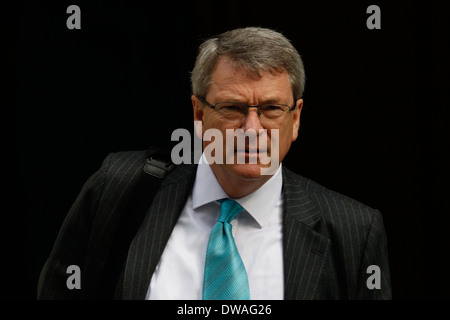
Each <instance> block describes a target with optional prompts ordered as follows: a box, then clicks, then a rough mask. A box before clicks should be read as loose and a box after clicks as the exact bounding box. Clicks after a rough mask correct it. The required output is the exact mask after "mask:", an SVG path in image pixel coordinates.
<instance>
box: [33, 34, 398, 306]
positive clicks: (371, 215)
mask: <svg viewBox="0 0 450 320" xmlns="http://www.w3.org/2000/svg"><path fill="white" fill-rule="evenodd" d="M191 80H192V89H193V95H192V104H193V113H194V120H195V121H198V123H200V124H201V130H198V132H197V133H198V134H199V136H202V137H203V148H204V153H203V155H202V158H201V161H200V164H198V165H195V164H180V165H178V166H176V167H175V169H174V170H172V171H170V172H168V173H167V174H166V176H165V177H164V179H163V180H162V182H161V186H160V187H159V189H158V192H157V193H156V195H155V197H154V199H153V201H152V203H151V206H150V209H147V208H145V209H146V210H145V213H146V216H145V218H144V219H143V221H140V222H139V228H138V230H137V232H132V233H131V238H130V241H129V245H128V243H127V244H126V245H125V249H123V248H122V249H123V250H124V251H125V255H124V257H125V258H123V259H116V258H114V257H115V254H116V253H117V251H118V250H117V243H122V242H121V241H122V240H120V241H119V240H117V239H121V236H122V235H123V234H124V233H125V231H124V230H123V229H122V228H121V225H122V223H123V220H120V219H119V218H117V215H118V212H121V211H123V210H125V209H124V206H123V205H122V203H124V202H125V200H124V199H127V198H130V197H131V194H132V190H133V187H134V185H135V184H136V181H137V179H138V178H137V177H138V176H139V175H140V174H141V172H142V168H143V166H144V164H145V163H146V162H145V161H146V158H147V155H148V154H147V153H145V152H121V153H116V154H110V155H109V156H108V157H107V158H106V159H105V161H104V163H103V165H102V167H101V168H100V170H99V171H98V172H97V173H96V174H94V175H93V176H92V177H91V178H90V179H89V181H88V182H87V183H86V184H85V186H84V187H83V189H82V191H81V193H80V195H79V197H78V198H77V200H76V201H75V203H74V205H73V206H72V208H71V210H70V212H69V214H68V216H67V218H66V220H65V222H64V224H63V226H62V228H61V231H60V234H59V235H58V239H57V241H56V243H55V247H54V248H53V251H52V253H51V255H50V257H49V260H48V261H47V263H46V264H45V266H44V268H43V270H42V273H41V277H40V283H39V289H38V292H39V293H38V297H39V298H41V299H52V298H56V299H58V298H62V299H66V298H67V299H69V298H85V299H94V298H116V299H259V300H268V299H390V298H391V287H390V273H389V265H388V256H387V243H386V235H385V231H384V226H383V221H382V216H381V214H380V212H378V211H377V210H374V209H371V208H369V207H367V206H365V205H363V204H361V203H359V202H357V201H355V200H352V199H350V198H348V197H346V196H343V195H340V194H338V193H336V192H333V191H331V190H328V189H326V188H325V187H323V186H320V185H318V184H317V183H315V182H313V181H311V180H308V179H306V178H303V177H301V176H299V175H297V174H294V173H293V172H291V171H289V170H288V169H287V168H285V167H283V166H282V165H280V164H279V162H281V161H282V160H283V158H284V157H285V156H286V154H287V152H288V151H289V149H290V147H291V144H292V142H293V141H295V140H296V139H297V137H298V130H299V127H300V114H301V110H302V107H303V100H302V98H301V97H302V94H303V89H304V82H305V75H304V69H303V63H302V61H301V58H300V56H299V54H298V53H297V51H296V50H295V48H294V47H293V46H292V44H291V43H290V42H289V40H287V39H286V38H285V37H284V36H283V35H281V34H280V33H278V32H275V31H272V30H269V29H264V28H243V29H236V30H232V31H228V32H225V33H223V34H221V35H219V36H218V37H216V38H212V39H209V40H207V41H205V42H204V43H203V44H202V45H201V47H200V50H199V54H198V56H197V60H196V64H195V67H194V69H193V72H192V79H191ZM208 130H215V132H218V133H220V134H221V136H222V137H223V140H222V144H220V142H218V141H220V140H218V141H215V140H214V139H206V133H207V132H208ZM230 130H231V132H232V133H234V135H232V136H231V138H230V136H227V133H228V132H229V131H230ZM251 132H253V133H255V134H254V135H251V134H248V135H247V138H248V139H247V140H244V141H245V143H244V144H242V143H241V144H239V143H235V141H236V140H239V139H238V138H239V135H240V134H245V133H251ZM227 137H228V139H227ZM263 141H265V143H262V142H263ZM213 143H215V146H216V148H215V149H214V151H211V148H209V147H211V145H212V144H213ZM217 146H221V148H217ZM230 146H231V147H230ZM207 150H209V151H208V152H207ZM264 156H265V157H266V158H267V157H268V158H270V159H271V162H270V163H267V162H266V161H263V159H264ZM242 159H244V161H242ZM274 163H275V170H272V171H270V172H269V174H268V173H267V172H268V171H264V170H265V169H268V167H270V166H272V165H273V164H274ZM105 216H106V218H104V217H105ZM125 216H126V215H125ZM127 219H131V218H127ZM124 243H125V242H124ZM70 265H76V266H78V267H80V273H81V288H80V289H79V290H77V289H73V290H70V289H68V285H67V283H66V281H68V280H67V279H68V277H69V274H67V267H68V266H70ZM111 270H113V271H114V272H112V271H111Z"/></svg>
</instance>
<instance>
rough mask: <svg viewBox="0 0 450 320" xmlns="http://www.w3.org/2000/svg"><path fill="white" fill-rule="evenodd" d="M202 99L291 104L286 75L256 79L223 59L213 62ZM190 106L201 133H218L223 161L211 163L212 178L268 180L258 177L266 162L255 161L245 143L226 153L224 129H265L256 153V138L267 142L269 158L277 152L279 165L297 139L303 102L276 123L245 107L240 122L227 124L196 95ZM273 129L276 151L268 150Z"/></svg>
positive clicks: (262, 75) (213, 101)
mask: <svg viewBox="0 0 450 320" xmlns="http://www.w3.org/2000/svg"><path fill="white" fill-rule="evenodd" d="M204 98H205V100H206V101H207V102H208V103H210V104H212V105H215V104H217V103H219V102H241V103H245V104H247V105H260V104H264V103H276V104H285V105H289V106H291V107H292V106H293V105H294V98H293V94H292V89H291V85H290V83H289V79H288V75H287V73H286V72H283V73H277V74H272V73H270V72H261V77H257V76H255V75H251V74H249V73H248V72H246V71H245V70H243V69H236V68H235V67H233V65H232V63H230V62H229V60H228V59H227V58H226V57H222V58H219V60H218V61H217V65H216V67H215V69H214V71H213V73H212V83H211V86H210V88H209V91H208V93H207V95H206V97H204ZM192 103H193V107H194V120H196V121H201V122H202V129H203V133H204V132H205V131H206V130H208V129H211V128H215V129H218V130H220V132H221V133H222V137H223V149H222V150H223V154H224V156H223V157H224V159H223V162H222V164H217V163H214V164H211V168H212V169H213V171H214V173H215V174H216V176H217V175H218V174H220V176H221V177H222V178H223V177H225V179H227V178H230V179H239V180H256V179H261V178H266V179H268V177H264V176H262V175H261V168H264V167H269V166H270V163H269V164H262V163H261V162H260V161H259V155H258V153H255V150H254V149H253V150H250V149H251V148H250V145H249V143H247V144H246V147H245V150H242V148H238V147H237V146H236V144H237V143H236V141H234V142H235V143H234V145H235V147H234V148H233V149H232V150H231V153H228V154H227V153H226V144H227V143H228V144H230V143H232V141H227V139H226V130H227V129H233V130H237V129H242V130H243V131H244V132H248V130H249V129H253V130H255V132H256V133H258V132H259V130H260V129H266V130H267V134H262V135H258V151H261V152H262V151H264V150H262V149H260V145H259V143H260V142H259V141H261V140H260V139H267V155H268V156H269V157H271V156H272V158H273V155H274V152H278V154H279V162H281V161H282V160H283V158H284V157H285V156H286V154H287V152H288V151H289V148H290V146H291V143H292V142H293V141H295V140H296V139H297V136H298V129H299V120H300V112H301V108H302V105H303V100H302V99H299V100H298V101H296V102H295V103H296V105H297V108H296V109H295V110H293V111H290V112H288V113H287V114H286V116H284V117H282V118H280V119H277V120H276V121H274V120H271V121H267V120H264V119H263V118H260V117H259V115H258V111H257V109H256V108H249V110H248V114H247V115H246V116H245V117H244V118H243V119H242V121H238V122H236V121H234V122H230V121H227V120H225V119H224V118H223V117H221V116H220V114H218V112H217V111H216V110H215V109H212V108H210V107H208V106H204V105H203V104H202V102H201V101H200V100H199V99H198V98H197V97H196V96H192ZM273 129H278V134H279V143H278V144H276V145H275V148H276V149H278V150H272V149H271V145H272V143H271V142H272V136H274V133H273V132H274V131H272V130H273ZM274 140H275V139H274ZM210 143H212V141H205V140H204V142H203V147H204V148H206V147H207V146H208V145H209V144H210ZM239 153H241V154H240V156H241V157H242V156H244V157H245V162H246V163H245V164H239V163H237V162H238V161H237V157H238V154H239ZM252 157H254V158H255V157H256V158H257V159H256V160H257V161H256V163H249V162H251V161H249V159H250V158H252ZM230 162H232V163H230ZM254 162H255V161H254Z"/></svg>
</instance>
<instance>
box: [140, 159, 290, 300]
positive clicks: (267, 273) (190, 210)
mask: <svg viewBox="0 0 450 320" xmlns="http://www.w3.org/2000/svg"><path fill="white" fill-rule="evenodd" d="M281 188H282V175H281V165H280V167H279V168H278V170H277V172H276V173H275V174H274V175H273V176H272V177H271V178H270V179H269V180H268V181H267V182H266V183H265V184H264V185H263V186H261V187H260V188H259V189H258V190H256V191H254V192H253V193H251V194H249V195H247V196H245V197H242V198H239V199H235V200H236V201H237V202H238V203H239V204H240V205H241V206H242V207H243V208H244V209H245V210H244V211H242V212H241V213H239V214H238V215H237V217H236V218H235V219H233V221H231V225H232V226H233V228H232V233H233V236H234V240H235V243H236V247H237V248H238V251H239V254H240V256H241V258H242V261H243V262H244V265H245V270H246V271H247V276H248V281H249V286H250V299H252V300H281V299H283V297H284V282H283V281H284V274H283V245H282V214H283V197H282V194H281ZM222 198H229V197H228V196H227V194H226V193H225V191H223V189H222V187H221V186H220V184H219V182H218V181H217V178H216V176H215V175H214V173H213V171H212V169H211V167H210V166H209V164H207V163H206V161H205V157H204V156H202V161H201V162H200V164H199V165H198V169H197V173H196V178H195V182H194V187H193V189H192V193H191V194H190V196H189V197H188V200H187V202H186V205H185V207H184V209H183V211H182V212H181V215H180V218H179V220H178V221H177V223H176V225H175V228H174V229H173V231H172V234H171V236H170V238H169V241H168V242H167V245H166V247H165V249H164V252H163V254H162V256H161V259H160V261H159V263H158V265H157V266H156V269H155V272H154V273H153V276H152V279H151V282H150V286H149V289H148V292H147V296H146V298H147V299H148V300H162V299H164V300H201V299H202V290H203V274H204V268H205V257H206V247H207V245H208V240H209V234H210V233H211V229H212V228H213V226H214V224H215V223H216V222H217V219H218V218H219V214H220V204H219V202H218V201H217V200H219V199H222Z"/></svg>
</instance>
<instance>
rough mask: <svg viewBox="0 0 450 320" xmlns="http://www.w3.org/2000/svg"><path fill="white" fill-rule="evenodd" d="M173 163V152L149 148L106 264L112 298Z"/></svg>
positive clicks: (125, 207) (108, 293) (107, 289)
mask: <svg viewBox="0 0 450 320" xmlns="http://www.w3.org/2000/svg"><path fill="white" fill-rule="evenodd" d="M174 166H175V165H174V164H173V163H172V161H171V160H170V152H169V151H168V150H166V149H162V148H152V149H150V150H149V151H148V153H147V160H146V163H145V165H144V167H143V170H142V172H141V174H140V176H139V178H138V180H137V182H136V184H135V186H134V190H133V192H132V195H131V197H130V198H129V200H128V201H127V204H126V205H125V206H124V214H123V215H122V216H123V217H124V219H122V221H123V224H122V225H121V226H119V229H118V232H117V235H116V239H115V240H114V245H113V251H112V252H111V259H110V266H109V267H107V272H108V276H107V278H108V281H107V286H109V288H104V289H105V291H103V290H102V291H103V292H105V293H106V295H107V296H108V297H105V298H111V297H110V296H109V295H110V294H111V293H114V291H115V289H116V285H117V282H118V281H119V279H120V276H121V272H122V271H123V266H124V264H125V262H126V258H127V255H128V250H129V247H130V245H131V242H132V241H133V238H134V236H135V235H136V233H137V231H138V229H139V227H140V225H141V224H142V222H143V220H144V218H145V215H146V214H147V212H148V210H149V208H150V205H151V203H152V201H153V198H154V197H155V195H156V193H157V191H158V189H159V187H160V185H161V182H162V180H163V178H164V176H165V175H166V174H167V173H168V172H170V171H171V170H172V169H173V168H174Z"/></svg>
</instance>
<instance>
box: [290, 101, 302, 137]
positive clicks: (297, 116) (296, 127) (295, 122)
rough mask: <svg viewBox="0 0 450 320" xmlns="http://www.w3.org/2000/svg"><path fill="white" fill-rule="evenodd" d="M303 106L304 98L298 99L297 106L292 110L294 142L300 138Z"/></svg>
mask: <svg viewBox="0 0 450 320" xmlns="http://www.w3.org/2000/svg"><path fill="white" fill-rule="evenodd" d="M302 108H303V99H298V100H297V108H296V109H295V110H294V111H292V112H293V113H294V114H293V118H292V120H293V121H292V142H294V141H295V140H297V138H298V130H299V129H300V114H301V113H302Z"/></svg>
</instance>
